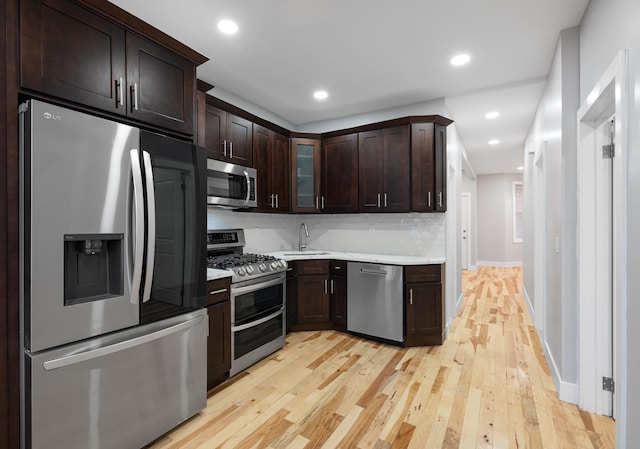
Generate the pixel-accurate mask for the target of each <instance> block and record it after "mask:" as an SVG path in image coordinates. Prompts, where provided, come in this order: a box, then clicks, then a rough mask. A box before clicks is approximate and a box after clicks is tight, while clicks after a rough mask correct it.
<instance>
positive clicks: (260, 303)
mask: <svg viewBox="0 0 640 449" xmlns="http://www.w3.org/2000/svg"><path fill="white" fill-rule="evenodd" d="M283 305H284V282H281V283H278V284H276V285H272V286H270V287H265V288H260V289H258V290H255V291H252V292H247V293H243V294H241V295H235V296H233V308H234V309H233V324H234V325H236V326H240V325H242V324H246V323H249V322H251V321H255V320H258V319H260V318H262V317H263V316H267V315H269V314H270V313H273V312H274V311H276V310H278V309H280V308H281V307H282V306H283Z"/></svg>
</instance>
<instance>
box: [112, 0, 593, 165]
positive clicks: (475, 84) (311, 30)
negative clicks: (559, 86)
mask: <svg viewBox="0 0 640 449" xmlns="http://www.w3.org/2000/svg"><path fill="white" fill-rule="evenodd" d="M588 1H589V0H561V1H558V0H537V1H535V2H534V1H524V0H449V1H442V0H398V1H389V0H271V1H267V0H240V1H239V0H216V1H211V0H182V1H180V2H168V1H167V2H158V1H157V0H111V2H112V3H114V4H116V5H118V6H120V7H121V8H123V9H125V10H127V11H129V12H130V13H132V14H133V15H135V16H137V17H139V18H141V19H142V20H144V21H146V22H148V23H150V24H151V25H153V26H155V27H156V28H158V29H160V30H162V31H164V32H165V33H167V34H169V35H171V36H173V37H174V38H176V39H178V40H180V41H181V42H183V43H185V44H186V45H188V46H189V47H191V48H193V49H194V50H196V51H198V52H200V53H202V54H203V55H205V56H207V57H208V58H209V59H210V60H209V61H208V62H207V63H205V64H203V65H202V66H200V67H199V68H198V78H200V79H202V80H204V81H206V82H208V83H210V84H213V85H215V86H216V87H215V88H214V89H213V90H212V91H211V92H210V94H212V95H214V96H215V95H216V92H220V93H228V94H231V95H232V96H234V97H238V98H241V99H243V100H245V101H247V102H249V103H252V104H254V105H257V106H258V107H260V108H262V109H265V110H267V111H270V112H272V113H273V114H276V115H277V116H279V117H282V118H283V119H284V120H285V121H287V122H288V123H290V124H292V125H293V126H294V127H295V129H296V130H299V131H304V125H305V124H308V123H313V122H317V121H321V120H327V119H334V118H338V117H343V116H349V115H354V114H361V113H367V112H373V111H377V110H382V109H387V108H392V107H400V106H404V105H409V104H414V103H420V102H425V101H429V100H434V99H442V98H444V99H445V101H446V104H447V106H448V108H449V111H450V117H449V118H451V119H453V120H454V121H455V124H456V127H457V130H458V133H459V135H460V137H461V139H462V142H463V144H464V146H465V149H466V151H467V154H468V158H469V161H470V163H471V165H472V167H473V170H474V171H475V172H476V173H477V174H488V173H513V172H516V167H517V166H519V165H522V154H523V147H524V141H525V138H526V134H527V133H528V131H529V128H530V126H531V123H532V120H533V117H534V114H535V110H536V108H537V105H538V102H539V100H540V96H541V94H542V91H543V89H544V83H545V77H546V75H547V73H548V71H549V68H550V65H551V60H552V58H553V54H554V50H555V46H556V42H557V40H558V36H559V33H560V31H561V30H563V29H566V28H570V27H572V26H575V25H578V24H579V23H580V20H581V18H582V15H583V13H584V11H585V9H586V7H587V4H588ZM221 19H232V20H234V21H235V22H236V23H237V24H238V26H239V31H238V32H237V33H236V34H235V35H232V36H228V35H223V34H221V33H220V32H219V31H218V29H217V22H218V21H219V20H221ZM458 53H468V54H469V55H470V56H471V61H470V62H469V63H468V64H467V65H465V66H462V67H454V66H452V65H450V64H449V61H450V59H451V58H452V57H453V56H454V55H456V54H458ZM321 88H322V89H325V90H327V91H328V93H329V97H328V98H327V99H326V100H322V101H318V100H315V99H314V98H313V95H312V94H313V92H314V91H315V90H317V89H321ZM221 98H223V97H222V96H221ZM493 110H495V111H499V112H500V116H499V117H498V118H496V119H493V120H487V119H486V118H485V117H484V115H485V114H486V113H487V112H489V111H493ZM491 139H499V140H500V143H498V144H496V145H489V144H488V141H489V140H491Z"/></svg>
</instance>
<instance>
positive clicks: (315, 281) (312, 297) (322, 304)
mask: <svg viewBox="0 0 640 449" xmlns="http://www.w3.org/2000/svg"><path fill="white" fill-rule="evenodd" d="M296 266H297V272H298V277H297V284H298V285H297V297H298V298H297V299H298V301H297V303H298V323H297V326H296V328H295V330H320V329H331V328H332V325H331V321H330V316H329V261H328V260H301V261H298V262H297V264H296Z"/></svg>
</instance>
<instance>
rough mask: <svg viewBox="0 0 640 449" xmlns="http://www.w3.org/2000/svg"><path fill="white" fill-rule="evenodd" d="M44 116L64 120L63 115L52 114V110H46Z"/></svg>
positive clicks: (49, 118)
mask: <svg viewBox="0 0 640 449" xmlns="http://www.w3.org/2000/svg"><path fill="white" fill-rule="evenodd" d="M42 116H43V117H44V118H46V119H47V120H62V117H60V116H59V115H55V114H52V113H51V112H45V113H44V114H42Z"/></svg>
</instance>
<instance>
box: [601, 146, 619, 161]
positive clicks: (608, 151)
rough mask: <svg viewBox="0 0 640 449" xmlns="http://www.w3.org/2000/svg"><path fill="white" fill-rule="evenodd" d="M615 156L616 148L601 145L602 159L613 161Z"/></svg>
mask: <svg viewBox="0 0 640 449" xmlns="http://www.w3.org/2000/svg"><path fill="white" fill-rule="evenodd" d="M615 155H616V147H615V145H614V144H611V145H602V159H613V157H614V156H615Z"/></svg>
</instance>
